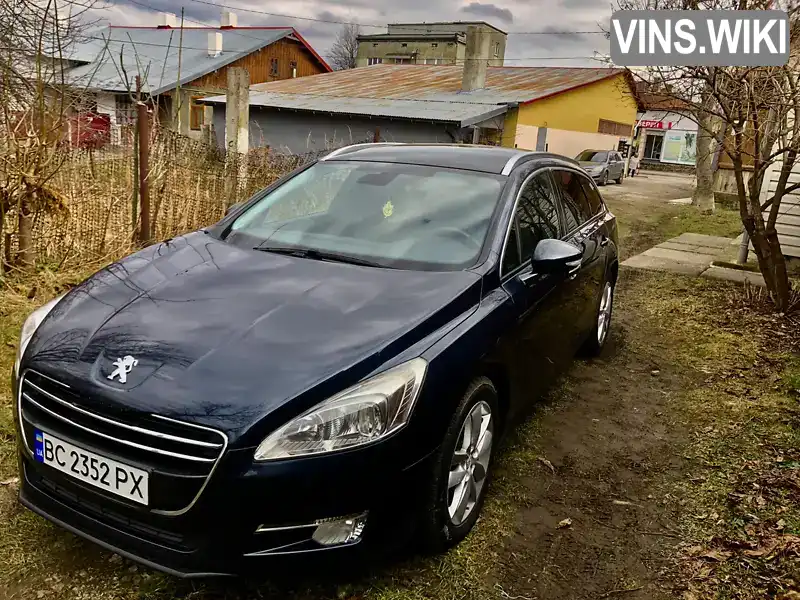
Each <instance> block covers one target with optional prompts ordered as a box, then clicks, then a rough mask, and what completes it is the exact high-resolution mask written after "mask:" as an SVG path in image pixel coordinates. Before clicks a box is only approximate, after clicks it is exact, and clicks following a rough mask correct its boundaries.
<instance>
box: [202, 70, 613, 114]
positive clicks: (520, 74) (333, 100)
mask: <svg viewBox="0 0 800 600" xmlns="http://www.w3.org/2000/svg"><path fill="white" fill-rule="evenodd" d="M462 73H463V67H462V66H460V65H455V66H454V65H373V66H370V67H361V68H358V69H350V70H346V71H335V72H333V73H324V74H322V75H312V76H310V77H303V78H302V79H287V80H284V81H273V82H269V83H261V84H257V85H254V86H252V87H251V88H250V104H251V105H252V106H268V107H275V108H286V109H293V110H309V111H320V112H338V113H347V114H367V115H373V116H387V117H397V118H407V119H420V120H442V121H450V122H460V123H462V125H463V126H466V125H470V124H472V123H475V122H478V121H480V120H483V119H485V118H490V117H491V116H495V115H496V114H502V113H503V112H505V109H507V106H508V105H509V104H515V103H520V104H522V103H527V102H534V101H536V100H541V99H542V98H546V97H549V96H553V95H555V94H560V93H562V92H565V91H567V90H571V89H574V88H577V87H581V86H583V85H588V84H590V83H595V82H597V81H601V80H603V79H606V78H608V77H614V76H616V75H619V74H621V73H624V70H622V69H609V68H570V67H488V71H487V77H486V88H484V89H481V90H475V91H472V92H462V91H460V90H461V76H462ZM208 101H210V102H224V101H225V98H224V97H223V96H217V97H214V98H209V99H208ZM500 107H502V109H501V110H499V112H498V109H499V108H500ZM485 115H489V116H485ZM448 116H449V117H450V118H446V117H448Z"/></svg>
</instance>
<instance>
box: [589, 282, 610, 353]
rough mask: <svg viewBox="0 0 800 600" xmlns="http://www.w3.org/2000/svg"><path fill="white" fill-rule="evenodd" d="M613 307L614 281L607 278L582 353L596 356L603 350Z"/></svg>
mask: <svg viewBox="0 0 800 600" xmlns="http://www.w3.org/2000/svg"><path fill="white" fill-rule="evenodd" d="M613 309H614V281H612V280H608V281H606V283H605V285H604V286H603V292H602V294H601V295H600V303H599V305H598V307H597V316H596V318H595V321H594V327H592V332H591V333H590V334H589V338H588V339H587V340H586V343H585V344H584V346H583V350H584V354H587V355H589V356H597V355H598V354H600V352H601V351H602V350H603V346H605V345H606V340H608V332H609V329H611V314H612V312H613Z"/></svg>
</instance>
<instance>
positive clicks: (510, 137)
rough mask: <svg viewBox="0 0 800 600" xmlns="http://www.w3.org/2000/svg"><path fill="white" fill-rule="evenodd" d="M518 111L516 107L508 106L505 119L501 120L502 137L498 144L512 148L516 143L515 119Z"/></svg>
mask: <svg viewBox="0 0 800 600" xmlns="http://www.w3.org/2000/svg"><path fill="white" fill-rule="evenodd" d="M518 116H519V111H518V110H517V109H516V108H509V109H508V112H507V113H506V119H505V121H504V122H503V137H502V139H501V140H500V145H501V146H505V147H506V148H513V147H514V144H515V143H516V141H515V140H516V136H517V119H518Z"/></svg>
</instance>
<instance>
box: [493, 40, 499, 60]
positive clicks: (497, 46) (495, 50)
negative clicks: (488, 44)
mask: <svg viewBox="0 0 800 600" xmlns="http://www.w3.org/2000/svg"><path fill="white" fill-rule="evenodd" d="M494 57H495V58H500V42H495V43H494Z"/></svg>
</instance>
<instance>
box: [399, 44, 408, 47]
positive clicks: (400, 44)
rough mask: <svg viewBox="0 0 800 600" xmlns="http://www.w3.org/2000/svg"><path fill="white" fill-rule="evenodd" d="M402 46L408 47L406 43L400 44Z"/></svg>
mask: <svg viewBox="0 0 800 600" xmlns="http://www.w3.org/2000/svg"><path fill="white" fill-rule="evenodd" d="M400 46H401V47H402V48H408V44H400Z"/></svg>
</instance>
